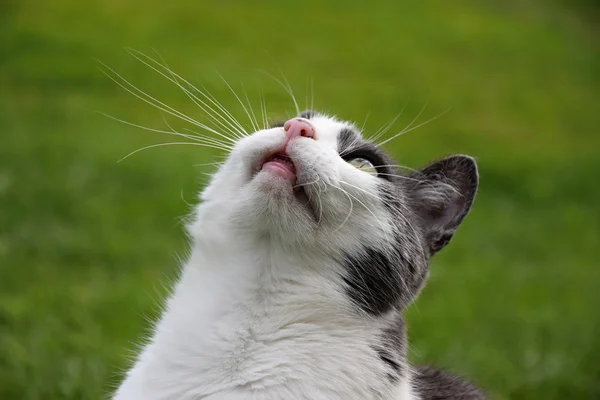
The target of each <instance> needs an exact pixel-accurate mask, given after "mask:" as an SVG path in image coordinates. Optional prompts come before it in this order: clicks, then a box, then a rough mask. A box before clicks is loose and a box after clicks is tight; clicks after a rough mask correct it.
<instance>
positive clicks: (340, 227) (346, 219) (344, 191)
mask: <svg viewBox="0 0 600 400" xmlns="http://www.w3.org/2000/svg"><path fill="white" fill-rule="evenodd" d="M330 185H331V186H333V187H334V188H336V189H339V190H340V191H341V192H342V193H344V194H345V195H346V197H347V198H348V200H350V211H348V214H347V215H346V218H345V219H344V221H343V222H342V224H341V225H340V226H339V227H337V228H336V229H335V230H334V231H333V232H334V233H335V232H337V231H339V230H340V229H342V227H343V226H344V225H345V224H346V222H348V219H349V218H350V215H352V211H353V210H354V203H353V202H352V197H350V195H349V194H348V192H347V191H346V190H344V189H342V188H341V187H338V186H335V185H333V184H331V183H330Z"/></svg>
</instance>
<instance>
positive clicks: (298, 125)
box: [283, 118, 315, 142]
mask: <svg viewBox="0 0 600 400" xmlns="http://www.w3.org/2000/svg"><path fill="white" fill-rule="evenodd" d="M283 129H285V133H286V142H289V141H290V140H292V139H295V138H297V137H299V136H304V137H307V138H312V139H314V138H315V130H314V129H313V127H312V125H311V124H309V123H308V122H307V121H306V120H303V119H300V118H294V119H290V120H289V121H287V122H286V123H285V124H283Z"/></svg>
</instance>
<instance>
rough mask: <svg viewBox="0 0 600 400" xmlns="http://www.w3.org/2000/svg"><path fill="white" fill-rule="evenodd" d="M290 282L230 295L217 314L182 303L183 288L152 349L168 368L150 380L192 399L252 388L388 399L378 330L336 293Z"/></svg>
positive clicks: (274, 394)
mask: <svg viewBox="0 0 600 400" xmlns="http://www.w3.org/2000/svg"><path fill="white" fill-rule="evenodd" d="M289 285H290V287H286V283H285V282H280V283H279V284H278V285H277V287H276V289H268V290H265V291H254V292H250V291H249V292H247V293H245V294H243V295H239V296H234V295H232V294H229V295H227V294H224V295H223V296H222V297H221V298H220V302H218V303H213V306H214V307H215V310H213V311H207V310H208V305H207V304H204V305H203V307H197V305H198V304H200V303H195V305H194V304H188V306H187V307H183V303H182V302H180V300H184V299H186V298H187V295H186V294H185V290H181V291H180V292H179V293H176V294H175V297H174V298H173V299H172V301H171V307H170V309H171V310H172V312H171V313H169V312H167V314H166V315H165V318H164V319H163V321H161V323H160V324H159V326H158V327H157V334H156V335H155V338H154V343H153V350H152V354H153V356H154V357H155V358H154V360H152V362H151V364H155V365H157V366H158V365H168V366H169V368H168V369H162V368H159V369H154V368H152V367H150V368H148V369H147V371H149V372H148V373H150V374H152V375H154V376H153V377H152V379H151V380H154V381H156V382H157V384H159V385H160V383H159V382H163V383H165V384H169V383H170V382H182V388H181V389H182V391H181V392H180V393H184V392H185V393H192V394H193V395H194V396H207V395H210V394H214V395H215V396H217V394H219V393H221V394H223V395H224V394H226V393H227V396H226V397H218V396H217V397H214V398H215V399H216V398H232V399H235V398H238V397H235V393H238V392H239V393H242V394H240V396H241V397H239V398H247V397H244V396H243V393H246V396H247V395H248V393H250V392H252V393H262V395H261V396H262V397H260V398H264V399H269V398H274V399H276V398H279V399H280V398H290V399H293V398H305V397H302V396H303V393H310V394H311V395H310V396H309V397H306V398H312V399H318V398H324V399H325V398H327V399H336V398H340V399H342V398H344V399H346V398H364V399H370V398H373V399H379V398H382V399H383V398H386V397H381V396H383V393H385V392H387V391H388V390H390V388H391V386H390V383H389V382H387V381H385V380H383V379H382V377H384V376H386V373H385V366H384V365H382V363H381V360H380V359H379V358H378V355H377V353H376V351H375V350H374V349H373V346H372V344H373V339H374V338H375V337H376V333H377V327H375V326H370V325H368V324H361V323H358V321H357V320H356V319H355V318H352V317H351V316H350V315H345V312H346V311H345V310H344V308H343V307H341V306H339V305H336V303H335V301H334V300H335V296H337V295H336V294H335V293H332V294H331V296H333V297H332V298H329V299H327V298H315V297H314V295H313V294H311V293H309V292H306V291H305V290H302V288H300V287H299V285H298V283H297V282H294V283H289ZM320 293H323V292H322V291H320ZM178 296H179V297H178ZM211 299H213V300H214V295H212V296H211ZM197 300H201V299H197ZM175 310H176V311H177V312H175ZM200 311H201V312H200ZM340 388H345V389H344V390H342V391H340ZM240 391H241V392H240ZM286 392H287V393H288V394H287V395H285V393H286ZM380 394H381V396H380ZM202 398H203V397H202ZM209 398H211V397H209Z"/></svg>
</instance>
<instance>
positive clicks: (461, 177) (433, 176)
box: [408, 155, 479, 255]
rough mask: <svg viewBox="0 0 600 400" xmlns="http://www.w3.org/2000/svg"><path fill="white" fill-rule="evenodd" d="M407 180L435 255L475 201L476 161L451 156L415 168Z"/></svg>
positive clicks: (445, 243)
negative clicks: (417, 169)
mask: <svg viewBox="0 0 600 400" xmlns="http://www.w3.org/2000/svg"><path fill="white" fill-rule="evenodd" d="M408 183H409V187H410V189H409V194H410V197H411V200H412V204H413V208H414V210H415V211H416V212H417V214H418V215H419V217H420V218H421V221H422V227H423V229H424V233H425V238H426V240H427V244H428V246H429V250H430V254H432V255H433V254H434V253H436V252H437V251H439V250H441V249H442V248H443V247H444V246H445V245H447V244H448V242H449V241H450V239H451V238H452V235H454V232H456V229H457V228H458V226H459V225H460V223H461V222H462V220H463V219H464V218H465V216H466V215H467V213H468V212H469V209H470V208H471V204H473V199H474V198H475V193H476V192H477V186H478V184H479V176H478V173H477V164H476V163H475V160H474V159H473V158H471V157H468V156H463V155H455V156H450V157H447V158H444V159H442V160H439V161H436V162H434V163H433V164H430V165H428V166H427V167H425V168H423V169H421V170H419V171H415V172H414V173H413V174H411V176H410V180H409V182H408Z"/></svg>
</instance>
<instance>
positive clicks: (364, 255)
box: [343, 247, 410, 315]
mask: <svg viewBox="0 0 600 400" xmlns="http://www.w3.org/2000/svg"><path fill="white" fill-rule="evenodd" d="M343 264H344V265H345V267H346V276H345V277H344V281H345V283H346V290H347V293H348V296H349V297H350V299H351V300H352V302H353V303H354V304H355V305H356V306H358V307H359V308H360V309H361V310H363V311H365V312H367V313H369V314H371V315H381V314H383V313H385V312H386V311H389V310H391V309H392V308H393V307H394V306H397V305H400V303H401V302H400V300H401V298H402V296H403V294H404V293H403V292H404V289H403V280H402V279H403V278H402V275H405V274H406V269H408V268H409V267H408V264H410V262H409V260H407V259H405V258H404V256H403V255H402V253H401V252H399V251H397V250H395V249H390V250H389V251H383V250H382V249H375V248H371V247H365V248H363V249H362V251H360V252H358V253H357V254H346V256H345V258H344V260H343Z"/></svg>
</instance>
